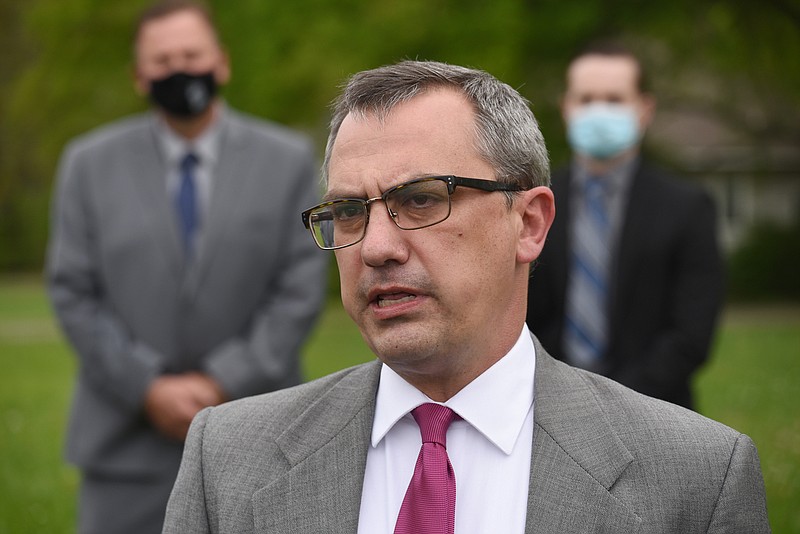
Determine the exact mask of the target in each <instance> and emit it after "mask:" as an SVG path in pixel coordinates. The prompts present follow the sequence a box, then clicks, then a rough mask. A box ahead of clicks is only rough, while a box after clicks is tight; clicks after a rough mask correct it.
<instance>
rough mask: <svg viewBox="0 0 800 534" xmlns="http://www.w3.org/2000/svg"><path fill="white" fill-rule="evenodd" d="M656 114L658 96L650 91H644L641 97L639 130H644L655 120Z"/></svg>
mask: <svg viewBox="0 0 800 534" xmlns="http://www.w3.org/2000/svg"><path fill="white" fill-rule="evenodd" d="M655 114H656V97H655V95H652V94H650V93H644V94H642V96H641V97H640V98H639V130H640V131H641V132H644V131H645V130H647V128H648V127H649V126H650V124H651V123H652V122H653V117H655Z"/></svg>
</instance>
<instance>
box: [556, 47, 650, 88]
mask: <svg viewBox="0 0 800 534" xmlns="http://www.w3.org/2000/svg"><path fill="white" fill-rule="evenodd" d="M638 75H639V66H638V63H637V62H636V61H635V60H634V59H633V58H631V57H628V56H606V55H600V54H592V55H587V56H582V57H580V58H578V59H576V60H575V61H573V62H572V64H571V65H570V67H569V70H568V71H567V85H568V90H586V89H592V88H595V87H628V86H630V87H631V88H633V89H635V88H636V79H637V77H638Z"/></svg>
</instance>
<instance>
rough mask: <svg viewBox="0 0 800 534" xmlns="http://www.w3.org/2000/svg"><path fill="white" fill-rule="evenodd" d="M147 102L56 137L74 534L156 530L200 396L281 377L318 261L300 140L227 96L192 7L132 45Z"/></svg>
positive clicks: (152, 13) (146, 21) (293, 356)
mask: <svg viewBox="0 0 800 534" xmlns="http://www.w3.org/2000/svg"><path fill="white" fill-rule="evenodd" d="M135 61H136V78H135V81H136V88H137V89H138V90H139V91H140V92H141V93H142V94H143V95H147V96H149V98H150V99H151V100H152V102H153V104H154V105H153V111H152V112H151V113H147V114H144V115H140V116H135V117H132V118H127V119H124V120H121V121H119V122H116V123H114V124H111V125H108V126H105V127H102V128H100V129H98V130H96V131H94V132H91V133H89V134H87V135H84V136H81V137H80V138H78V139H77V140H75V141H73V142H72V143H70V145H69V146H68V147H67V148H66V150H65V153H64V155H63V157H62V160H61V163H60V168H59V171H58V177H57V184H58V186H57V187H58V189H57V194H56V195H55V202H54V212H53V220H52V236H51V242H50V246H49V257H48V266H47V277H48V284H49V292H50V296H51V299H52V302H53V306H54V308H55V311H56V314H57V315H58V319H59V321H60V323H61V325H62V327H63V329H64V332H65V333H66V336H67V337H68V339H69V341H70V343H71V344H72V346H73V348H74V350H75V353H76V354H77V356H78V358H79V368H78V378H77V386H76V391H75V396H74V401H73V406H72V415H71V420H70V426H69V435H68V439H67V457H68V459H69V460H70V461H71V462H73V463H75V464H76V465H77V466H78V467H79V468H80V469H81V471H82V481H81V489H80V504H79V511H78V517H79V532H81V533H94V532H97V533H104V534H107V533H127V532H130V533H137V534H142V533H147V532H160V531H161V528H162V524H163V517H164V510H165V508H166V504H167V499H168V497H169V492H170V490H171V489H172V485H173V483H174V481H175V476H176V475H177V471H178V467H179V464H180V458H181V452H182V450H183V441H184V439H185V436H186V432H187V431H188V428H189V424H190V422H191V420H192V418H193V417H194V416H195V414H196V413H197V412H198V411H199V410H200V409H202V408H204V407H206V406H211V405H215V404H219V403H220V402H222V401H223V400H226V399H234V398H239V397H244V396H247V395H253V394H256V393H264V392H267V391H273V390H277V389H280V388H284V387H287V386H293V385H296V384H298V383H300V381H301V377H300V368H299V351H300V349H301V346H302V344H303V342H304V340H305V338H306V336H307V334H308V333H309V331H310V329H311V327H312V325H313V323H314V320H315V318H316V316H317V314H318V312H319V310H320V307H321V302H322V297H323V293H324V280H325V275H324V272H325V266H326V263H327V258H326V257H325V256H326V255H325V254H324V253H323V252H321V251H319V250H318V249H317V247H315V246H314V244H313V243H312V242H311V241H310V240H309V239H308V236H307V235H305V230H304V228H303V226H302V224H301V222H300V221H299V220H298V219H297V212H298V211H299V210H300V209H301V207H305V206H307V205H308V204H309V203H313V202H315V201H317V200H318V196H317V180H316V175H317V172H316V163H315V157H314V153H313V148H312V146H311V143H310V142H309V140H308V139H306V138H305V137H304V136H302V135H300V134H298V133H296V132H293V131H290V130H288V129H286V128H284V127H281V126H279V125H277V124H272V123H267V122H264V121H261V120H257V119H255V118H254V117H249V116H246V115H244V114H241V113H238V112H236V111H234V110H232V109H230V108H229V107H227V106H226V105H225V103H224V102H223V101H222V100H220V98H219V97H217V96H216V94H217V87H218V86H219V85H222V84H224V83H225V82H227V81H228V78H229V76H230V69H229V64H228V58H227V56H226V54H225V53H224V51H223V49H222V48H221V46H220V44H219V42H218V40H217V34H216V31H215V29H214V26H213V24H212V21H211V18H210V14H209V13H208V11H206V10H205V9H204V8H202V7H201V6H199V5H198V4H195V3H192V2H188V1H185V0H184V1H181V0H178V1H169V2H164V3H160V4H157V5H154V6H153V7H152V8H150V9H149V10H148V11H146V12H145V13H144V14H143V15H142V17H141V19H140V22H139V25H138V27H137V32H136V39H135Z"/></svg>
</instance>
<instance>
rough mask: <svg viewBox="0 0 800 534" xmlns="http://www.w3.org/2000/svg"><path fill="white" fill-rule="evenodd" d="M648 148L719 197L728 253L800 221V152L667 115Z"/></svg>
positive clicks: (656, 127) (701, 120) (650, 135)
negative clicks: (767, 227) (753, 236)
mask: <svg viewBox="0 0 800 534" xmlns="http://www.w3.org/2000/svg"><path fill="white" fill-rule="evenodd" d="M648 145H649V146H650V147H652V148H654V149H656V150H658V152H659V153H662V154H664V155H665V156H667V157H669V159H670V160H671V161H674V162H675V163H676V164H677V165H678V167H679V169H680V170H681V171H682V172H683V173H684V174H685V175H686V176H687V177H688V178H690V179H696V180H697V181H699V182H700V183H702V184H703V185H705V186H706V187H707V188H708V190H709V191H710V192H711V193H712V194H713V195H714V198H715V200H716V203H717V209H718V213H719V217H720V221H719V223H720V224H719V229H720V240H721V243H722V245H723V247H724V248H725V250H726V251H728V252H730V251H731V250H734V249H735V248H736V247H737V245H739V243H741V242H742V240H743V239H746V238H747V234H748V231H749V229H750V228H752V226H753V225H755V224H757V223H773V224H776V225H778V226H790V225H792V224H795V223H797V221H798V220H800V146H766V147H765V146H755V145H746V144H743V143H742V139H741V136H738V135H735V134H733V133H731V132H730V131H727V130H725V129H724V128H722V127H720V126H719V125H718V124H715V123H714V122H713V121H711V120H709V119H706V118H703V117H698V116H696V115H694V116H693V115H690V114H680V113H676V112H670V111H667V110H663V109H662V110H659V112H658V113H657V114H656V121H655V123H654V124H653V125H652V127H651V128H650V130H649V132H648ZM792 246H800V243H795V244H792Z"/></svg>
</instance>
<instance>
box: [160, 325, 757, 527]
mask: <svg viewBox="0 0 800 534" xmlns="http://www.w3.org/2000/svg"><path fill="white" fill-rule="evenodd" d="M534 343H535V346H536V376H535V385H534V388H535V389H534V392H535V400H534V414H533V418H534V431H533V443H532V447H533V448H532V458H531V474H530V489H529V492H528V511H527V520H526V528H525V532H526V533H527V534H534V533H536V534H552V533H555V532H559V533H560V532H581V533H598V534H599V533H611V532H614V533H617V532H624V533H629V534H635V533H642V534H644V533H647V534H659V533H663V534H672V533H677V532H680V533H682V534H695V533H705V532H709V533H723V532H725V533H734V532H736V533H739V532H747V533H750V534H761V533H764V532H769V525H768V522H767V511H766V501H765V496H764V483H763V479H762V476H761V469H760V467H759V461H758V454H757V452H756V450H755V447H754V445H753V442H752V441H751V440H750V438H748V437H747V436H745V435H744V434H740V433H739V432H736V431H735V430H732V429H730V428H728V427H726V426H724V425H721V424H720V423H717V422H714V421H711V420H709V419H706V418H705V417H702V416H700V415H698V414H696V413H694V412H691V411H689V410H685V409H683V408H681V407H679V406H675V405H672V404H668V403H665V402H662V401H659V400H656V399H652V398H649V397H645V396H643V395H640V394H638V393H636V392H634V391H631V390H629V389H627V388H625V387H622V386H620V385H619V384H617V383H615V382H612V381H610V380H608V379H606V378H604V377H601V376H598V375H595V374H592V373H589V372H587V371H582V370H580V369H575V368H573V367H569V366H568V365H565V364H563V363H561V362H558V361H556V360H554V359H553V358H551V357H550V356H549V355H548V354H547V353H546V352H544V350H543V349H542V347H541V345H539V343H538V342H537V341H534ZM379 372H380V365H379V364H378V363H376V362H373V363H368V364H364V365H361V366H358V367H354V368H351V369H347V370H345V371H341V372H339V373H336V374H334V375H330V376H328V377H325V378H323V379H320V380H317V381H314V382H310V383H308V384H304V385H302V386H298V387H295V388H290V389H286V390H282V391H278V392H275V393H270V394H268V395H266V396H258V397H250V398H248V399H243V400H241V401H236V402H232V403H228V404H225V405H223V406H220V407H217V408H212V409H207V410H206V411H203V412H201V413H200V414H199V415H198V416H197V417H196V418H195V421H194V423H193V424H192V429H191V430H190V431H189V438H188V440H187V443H186V450H185V452H184V458H183V462H182V464H181V471H180V474H179V475H178V480H177V482H176V483H175V488H174V489H173V491H172V497H171V498H170V502H169V505H168V507H167V517H166V521H165V524H164V533H165V534H189V533H191V534H209V533H233V532H235V533H237V534H248V533H256V532H257V533H264V534H267V533H287V534H288V533H291V534H305V533H308V534H318V533H321V532H325V533H328V532H331V533H355V532H356V531H357V529H358V517H359V509H360V504H361V491H362V486H363V480H364V471H365V468H366V459H367V449H368V448H369V447H370V432H371V429H372V420H373V417H374V414H375V392H376V389H377V387H378V379H379ZM410 476H411V473H409V477H410ZM457 476H458V474H457V473H456V477H457ZM457 500H458V496H456V501H457ZM487 513H491V510H489V511H487ZM456 528H458V526H456ZM373 532H376V534H380V533H379V532H378V531H373Z"/></svg>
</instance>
